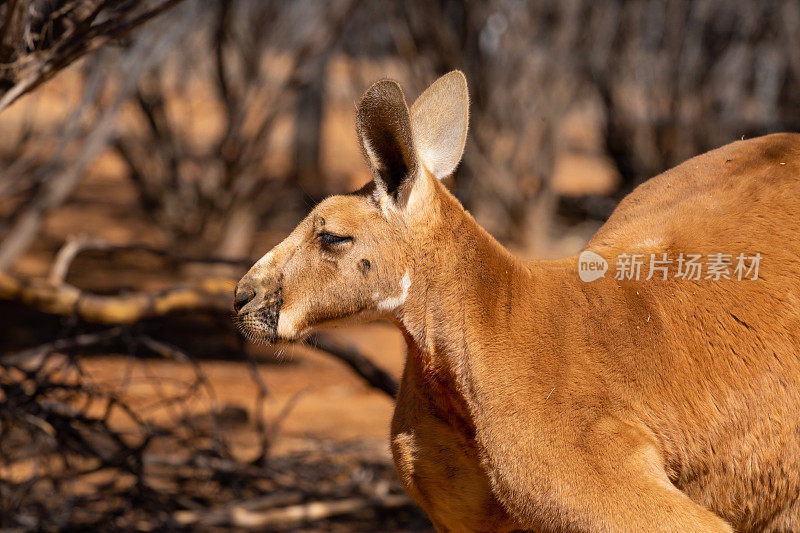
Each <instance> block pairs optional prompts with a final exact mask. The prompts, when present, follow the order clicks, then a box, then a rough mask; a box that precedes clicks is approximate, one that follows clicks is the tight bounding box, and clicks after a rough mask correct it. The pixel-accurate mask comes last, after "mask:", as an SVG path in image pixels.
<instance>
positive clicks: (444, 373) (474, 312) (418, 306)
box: [399, 184, 536, 388]
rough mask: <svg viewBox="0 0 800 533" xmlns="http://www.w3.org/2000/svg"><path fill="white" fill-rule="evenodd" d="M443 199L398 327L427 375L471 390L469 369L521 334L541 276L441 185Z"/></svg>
mask: <svg viewBox="0 0 800 533" xmlns="http://www.w3.org/2000/svg"><path fill="white" fill-rule="evenodd" d="M437 185H438V184H437ZM436 199H437V202H438V205H437V206H436V208H437V210H436V217H435V218H436V220H437V223H436V224H434V225H433V226H432V227H430V228H428V230H427V231H426V232H425V235H427V236H428V237H427V238H425V235H423V236H422V237H421V239H425V240H424V242H421V243H420V245H419V246H418V250H420V251H421V252H422V253H420V254H418V256H417V258H416V261H415V264H416V266H415V272H414V276H415V279H414V281H413V283H412V289H411V292H410V294H409V297H408V300H407V302H406V305H405V306H404V308H403V311H402V313H401V316H400V319H399V322H400V323H399V325H400V327H401V329H402V330H403V331H404V334H405V337H406V339H407V342H408V343H409V357H414V358H417V359H419V360H418V361H415V363H416V366H417V367H419V368H420V370H421V371H422V372H423V374H427V375H429V376H438V379H443V380H445V381H449V380H452V382H454V383H456V384H458V385H459V386H460V388H461V387H468V388H470V386H469V382H470V381H471V371H470V369H471V368H472V367H473V366H474V365H475V364H485V363H487V361H485V359H486V358H487V357H491V352H492V351H493V350H497V349H502V348H503V345H504V344H506V343H510V342H513V340H514V339H515V338H516V337H517V335H518V333H520V331H516V332H515V328H519V327H520V322H521V321H520V317H519V316H518V315H519V313H520V312H523V313H525V312H527V311H528V310H531V309H532V302H533V300H534V299H535V292H536V291H535V286H536V284H535V282H534V278H535V275H534V271H533V270H532V269H531V266H532V264H527V263H523V262H521V261H519V260H518V259H517V258H515V257H514V256H513V255H512V254H511V253H510V252H508V251H507V250H506V249H505V248H504V247H503V246H502V245H500V244H499V243H498V242H497V241H496V240H495V239H494V238H493V237H492V236H491V235H489V233H487V232H486V231H485V230H484V229H483V228H481V227H480V226H479V225H478V223H477V222H476V221H475V219H474V218H473V217H472V216H471V215H470V214H469V213H467V212H466V211H465V210H464V209H463V207H462V206H461V204H460V203H459V202H458V200H456V199H455V198H454V197H453V196H452V195H450V193H449V192H447V191H446V189H444V187H443V186H441V185H439V190H438V191H437V195H436Z"/></svg>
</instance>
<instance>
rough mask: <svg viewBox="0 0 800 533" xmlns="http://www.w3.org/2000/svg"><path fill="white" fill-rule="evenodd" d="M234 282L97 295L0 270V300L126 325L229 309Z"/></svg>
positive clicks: (95, 320) (198, 283) (97, 321)
mask: <svg viewBox="0 0 800 533" xmlns="http://www.w3.org/2000/svg"><path fill="white" fill-rule="evenodd" d="M234 285H235V282H234V281H233V280H231V279H205V280H201V281H199V282H197V283H196V284H194V285H191V286H188V285H187V286H175V287H171V288H168V289H164V290H160V291H141V292H132V293H127V294H118V295H115V296H101V295H97V294H91V293H86V292H84V291H81V290H80V289H78V288H76V287H72V286H70V285H64V284H56V285H54V284H52V283H50V282H49V281H47V280H42V279H28V278H22V277H17V276H12V275H10V274H6V273H4V272H0V300H7V301H13V302H21V303H23V304H25V305H27V306H28V307H31V308H32V309H36V310H37V311H41V312H44V313H49V314H54V315H61V316H74V317H77V318H80V319H81V320H84V321H86V322H89V323H94V324H111V325H130V324H135V323H136V322H141V321H142V320H146V319H148V318H155V317H159V316H164V315H166V314H168V313H174V312H177V311H201V310H209V311H216V312H220V313H230V312H231V297H232V294H233V287H234Z"/></svg>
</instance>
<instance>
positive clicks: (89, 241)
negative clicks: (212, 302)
mask: <svg viewBox="0 0 800 533" xmlns="http://www.w3.org/2000/svg"><path fill="white" fill-rule="evenodd" d="M87 251H102V252H147V253H149V254H153V255H156V256H159V257H164V258H167V259H171V260H173V261H179V262H183V263H207V264H224V265H232V266H242V267H249V266H250V265H252V264H253V263H255V260H254V259H250V258H227V257H216V256H198V255H187V254H180V253H177V252H173V251H170V250H163V249H161V248H154V247H152V246H147V245H146V244H114V243H110V242H108V241H105V240H103V239H95V238H91V237H88V236H86V235H79V236H77V237H70V238H69V239H68V240H67V242H66V243H65V244H64V245H63V246H62V247H61V249H60V250H59V251H58V253H57V254H56V257H55V260H54V261H53V266H52V267H51V269H50V275H49V277H48V279H49V281H50V283H53V284H59V283H63V282H64V280H66V278H67V274H68V273H69V268H70V265H71V264H72V262H73V261H74V260H75V258H76V257H78V256H79V255H80V254H82V253H83V252H87Z"/></svg>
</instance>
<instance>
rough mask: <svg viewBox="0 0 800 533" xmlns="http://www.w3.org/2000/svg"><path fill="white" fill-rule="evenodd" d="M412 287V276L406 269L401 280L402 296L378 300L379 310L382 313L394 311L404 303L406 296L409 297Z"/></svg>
mask: <svg viewBox="0 0 800 533" xmlns="http://www.w3.org/2000/svg"><path fill="white" fill-rule="evenodd" d="M410 287H411V276H409V275H408V270H406V273H405V274H404V275H403V279H401V280H400V290H401V292H400V296H393V297H391V298H386V299H385V300H381V301H380V302H378V311H380V312H381V313H388V312H389V311H394V310H395V309H397V308H398V307H400V306H401V305H403V304H404V303H405V301H406V298H408V289H409V288H410Z"/></svg>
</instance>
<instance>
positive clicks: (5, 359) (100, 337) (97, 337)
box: [0, 328, 122, 369]
mask: <svg viewBox="0 0 800 533" xmlns="http://www.w3.org/2000/svg"><path fill="white" fill-rule="evenodd" d="M121 332H122V330H121V329H120V328H111V329H109V330H106V331H101V332H99V333H84V334H82V335H76V336H74V337H68V338H64V339H58V340H56V341H53V342H47V343H45V344H42V345H40V346H36V347H35V348H29V349H27V350H23V351H21V352H16V353H11V354H4V355H0V365H3V366H16V367H19V368H24V369H27V368H30V367H35V366H39V365H41V362H42V359H43V358H45V357H47V355H49V354H51V353H53V352H63V351H65V350H73V349H75V348H87V347H89V346H97V345H101V344H107V343H109V342H111V341H113V340H115V339H118V338H119V336H120V333H121Z"/></svg>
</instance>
